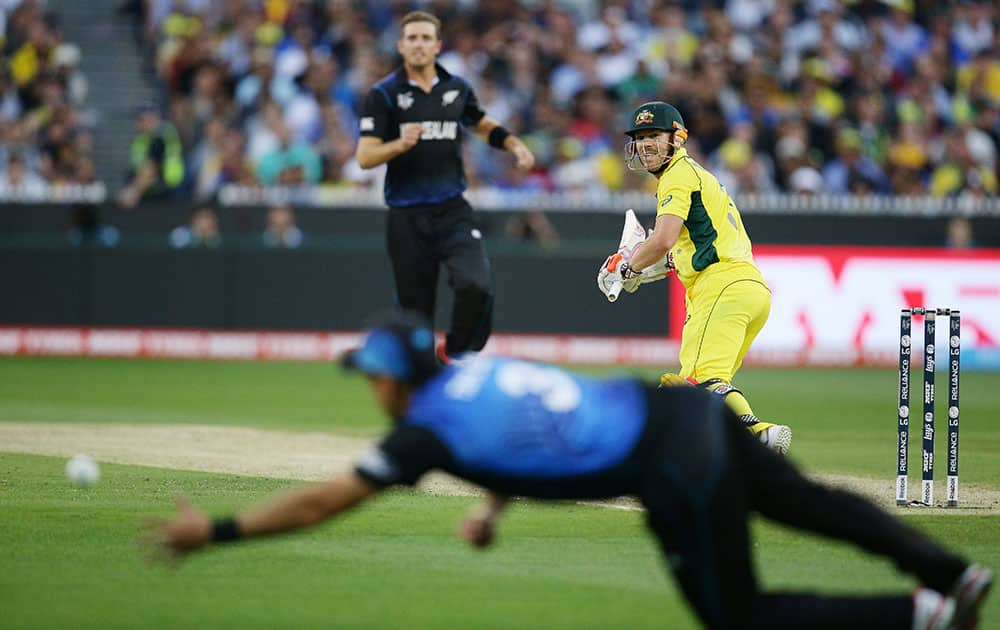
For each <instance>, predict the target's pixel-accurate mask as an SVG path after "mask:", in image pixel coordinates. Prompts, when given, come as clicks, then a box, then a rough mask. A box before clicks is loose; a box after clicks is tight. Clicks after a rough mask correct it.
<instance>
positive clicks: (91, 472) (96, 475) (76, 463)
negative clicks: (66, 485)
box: [66, 455, 101, 488]
mask: <svg viewBox="0 0 1000 630" xmlns="http://www.w3.org/2000/svg"><path fill="white" fill-rule="evenodd" d="M66 476H67V477H69V482H70V483H71V484H73V485H74V486H76V487H77V488H89V487H90V486H92V485H94V484H95V483H97V481H98V480H99V479H100V478H101V469H100V468H98V467H97V462H95V461H94V460H93V459H91V458H90V457H88V456H86V455H74V456H73V457H72V459H70V460H69V461H68V462H66Z"/></svg>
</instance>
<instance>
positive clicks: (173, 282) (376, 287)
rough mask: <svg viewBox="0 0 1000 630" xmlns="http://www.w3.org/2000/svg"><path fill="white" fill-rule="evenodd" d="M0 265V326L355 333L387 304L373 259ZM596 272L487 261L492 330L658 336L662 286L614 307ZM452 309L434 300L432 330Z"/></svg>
mask: <svg viewBox="0 0 1000 630" xmlns="http://www.w3.org/2000/svg"><path fill="white" fill-rule="evenodd" d="M599 262H600V261H598V264H599ZM0 266H2V268H3V269H5V270H8V272H7V273H4V274H0V295H3V296H5V298H4V299H3V306H2V307H0V323H5V324H36V325H93V326H181V327H198V328H201V327H208V328H229V329H300V330H352V329H357V328H359V327H360V326H361V325H362V323H363V322H364V319H365V317H366V316H367V315H369V314H371V313H372V312H373V311H375V310H378V309H382V308H385V307H388V306H391V305H392V304H393V302H394V297H393V288H392V287H393V285H392V279H391V276H390V274H389V267H388V264H387V262H386V259H385V257H384V256H383V255H381V254H378V253H368V254H355V253H349V252H348V253H338V252H334V251H310V250H303V251H268V250H263V249H255V250H222V251H206V250H167V249H161V250H145V249H130V248H124V247H119V248H99V247H86V248H80V249H73V250H63V251H52V250H51V249H40V248H33V247H26V248H16V249H13V248H9V247H5V248H3V249H0ZM596 267H597V265H596V264H595V262H594V259H593V258H591V257H567V258H556V259H552V258H540V257H523V256H511V255H506V254H498V255H496V256H494V257H493V275H494V282H495V290H496V311H495V328H496V329H497V330H505V331H520V332H551V333H557V332H562V333H615V334H621V333H623V332H625V333H631V334H646V335H650V334H651V335H662V334H665V333H666V332H667V299H668V297H667V294H668V289H667V283H662V284H661V285H659V286H660V290H657V291H645V292H642V293H641V294H638V293H637V294H635V295H630V296H627V297H625V298H623V299H621V300H619V302H618V303H617V304H615V305H611V304H609V303H608V302H607V301H606V300H605V299H604V297H603V296H602V295H601V294H600V293H599V292H598V290H597V287H596V284H595V280H594V278H595V276H596ZM443 282H444V279H443V278H442V283H443ZM447 294H448V292H444V291H443V292H441V295H442V296H447ZM449 310H450V300H448V299H444V300H442V302H441V303H440V304H439V305H438V309H437V311H438V318H439V319H438V321H439V323H440V322H445V321H447V317H448V313H449Z"/></svg>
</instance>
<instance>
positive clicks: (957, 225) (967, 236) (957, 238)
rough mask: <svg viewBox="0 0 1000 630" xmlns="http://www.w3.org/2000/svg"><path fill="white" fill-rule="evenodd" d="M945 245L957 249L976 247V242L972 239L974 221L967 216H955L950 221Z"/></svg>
mask: <svg viewBox="0 0 1000 630" xmlns="http://www.w3.org/2000/svg"><path fill="white" fill-rule="evenodd" d="M944 246H945V247H947V248H948V249H955V250H963V249H972V248H973V247H975V246H976V245H975V242H974V241H973V240H972V223H971V222H970V221H969V220H968V219H966V218H965V217H953V218H952V219H951V220H950V221H948V227H947V232H946V236H945V242H944Z"/></svg>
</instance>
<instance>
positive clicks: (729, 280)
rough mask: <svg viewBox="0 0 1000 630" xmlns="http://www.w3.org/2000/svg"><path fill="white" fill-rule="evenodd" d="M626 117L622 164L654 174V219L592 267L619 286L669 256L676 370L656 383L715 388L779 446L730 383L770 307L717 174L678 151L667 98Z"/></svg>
mask: <svg viewBox="0 0 1000 630" xmlns="http://www.w3.org/2000/svg"><path fill="white" fill-rule="evenodd" d="M630 122H631V126H630V127H629V129H628V131H626V132H625V133H626V135H627V136H628V137H629V140H628V144H627V148H626V155H627V158H628V162H627V163H628V167H629V168H630V169H632V170H639V169H643V170H646V171H648V172H649V173H650V174H651V175H654V176H655V177H656V178H657V179H658V180H659V183H658V185H657V190H656V224H655V226H654V228H653V231H652V232H651V233H650V234H649V236H648V237H647V238H646V240H645V241H644V242H643V243H642V244H641V245H640V246H639V247H638V249H636V250H635V252H634V253H633V254H632V256H631V259H628V258H627V257H624V256H623V255H622V254H620V253H616V254H614V255H612V256H610V257H608V259H607V260H606V261H605V264H604V265H602V267H601V271H600V272H599V273H600V274H601V275H604V276H611V277H613V274H620V275H621V279H622V285H623V288H624V289H625V290H626V291H629V292H634V291H635V290H637V289H638V288H639V285H640V283H641V282H643V276H642V271H643V270H644V269H647V268H649V267H651V266H653V265H654V264H656V263H658V262H659V261H662V260H663V259H664V257H665V256H669V258H670V259H672V261H673V266H674V268H675V270H676V272H677V277H678V278H679V279H680V281H681V283H683V284H684V287H685V289H686V290H687V296H686V298H685V306H686V307H687V318H686V320H685V322H684V330H683V332H682V334H681V350H680V364H681V367H680V373H679V374H672V373H668V374H664V375H663V376H661V377H660V383H661V385H663V386H673V385H687V384H692V385H695V386H697V387H701V388H703V389H705V390H708V391H710V392H714V393H716V394H719V395H720V396H723V397H724V398H725V401H726V403H727V404H728V405H729V407H730V408H731V409H732V410H733V411H735V412H736V414H737V415H738V416H740V419H741V420H742V421H743V423H744V424H745V425H746V426H747V428H748V429H749V430H750V431H751V432H752V433H753V434H754V435H756V436H758V438H759V439H760V441H761V442H763V443H764V444H766V445H767V446H769V447H770V448H771V449H773V450H775V451H777V452H779V453H785V452H787V451H788V448H789V446H790V445H791V442H792V430H791V429H790V428H788V427H787V426H785V425H780V424H772V423H770V422H763V421H761V420H759V419H758V418H757V416H755V415H754V413H753V409H752V408H751V407H750V403H749V402H747V399H746V398H745V397H744V396H743V392H741V391H740V390H738V389H736V388H735V387H733V385H732V382H733V376H734V375H735V374H736V371H737V370H739V369H740V365H741V364H742V363H743V357H744V356H745V355H746V353H747V350H749V349H750V344H751V343H753V340H754V338H755V337H756V336H757V333H759V332H760V330H761V328H763V327H764V324H765V323H766V322H767V316H768V313H769V312H770V310H771V290H770V288H768V286H767V282H766V281H765V280H764V277H763V276H762V275H761V273H760V270H759V269H758V268H757V265H755V264H754V261H753V254H752V252H751V244H750V237H749V236H748V235H747V231H746V229H745V228H744V226H743V219H742V217H740V212H739V210H737V209H736V204H735V203H733V200H732V198H730V196H729V193H728V192H726V189H725V188H724V187H723V186H722V185H721V184H720V183H719V180H718V179H716V178H715V176H714V175H712V174H711V173H709V172H708V171H707V170H705V169H704V168H703V167H702V166H701V165H700V164H698V163H697V162H696V161H695V160H694V159H692V158H691V157H690V156H689V155H688V154H687V151H686V150H685V149H684V142H685V140H687V136H688V132H687V129H686V128H685V127H684V120H683V119H682V118H681V115H680V112H678V111H677V109H676V108H675V107H674V106H672V105H670V104H668V103H664V102H662V101H653V102H650V103H645V104H643V105H641V106H639V107H638V108H637V109H636V110H635V112H634V113H633V114H632V118H631V121H630ZM626 256H627V254H626ZM601 279H602V278H601V276H599V278H598V282H600V281H601Z"/></svg>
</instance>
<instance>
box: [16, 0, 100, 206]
mask: <svg viewBox="0 0 1000 630" xmlns="http://www.w3.org/2000/svg"><path fill="white" fill-rule="evenodd" d="M80 58H81V52H80V49H79V48H78V47H77V46H75V45H74V44H72V43H69V42H65V41H63V39H62V35H61V33H60V30H59V23H58V21H57V19H56V18H55V16H54V15H52V14H50V13H46V12H45V11H44V7H43V3H42V2H40V1H39V0H2V1H0V190H5V191H9V192H10V193H12V194H16V195H19V196H25V197H34V196H40V195H43V194H45V190H46V189H47V184H52V185H67V184H90V183H93V182H94V179H95V169H94V162H93V160H92V158H91V153H92V148H93V144H94V136H93V133H92V131H91V130H90V127H91V126H92V125H91V124H90V121H89V120H88V117H87V115H86V112H85V111H84V110H83V108H82V106H83V103H84V101H85V99H86V97H87V81H86V79H85V78H84V77H83V76H82V75H81V73H80V72H79V71H78V67H79V63H80Z"/></svg>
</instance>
